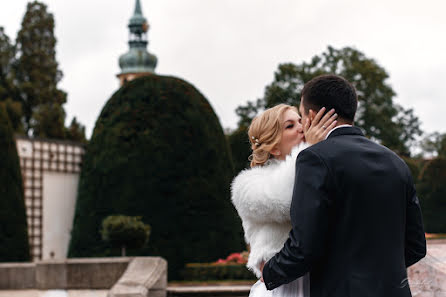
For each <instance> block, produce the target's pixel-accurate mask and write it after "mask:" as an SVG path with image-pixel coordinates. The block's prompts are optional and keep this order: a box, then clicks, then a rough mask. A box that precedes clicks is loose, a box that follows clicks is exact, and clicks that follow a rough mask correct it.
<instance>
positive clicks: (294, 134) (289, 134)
mask: <svg viewBox="0 0 446 297" xmlns="http://www.w3.org/2000/svg"><path fill="white" fill-rule="evenodd" d="M283 121H284V122H283V131H282V139H281V141H280V143H279V144H278V146H277V147H276V149H275V152H272V153H273V155H275V157H276V158H277V159H280V160H284V159H285V157H286V156H287V155H288V154H290V153H291V149H292V148H293V147H295V146H296V145H298V144H299V143H301V142H302V141H303V140H304V133H303V129H302V123H301V119H300V116H299V115H298V114H297V112H295V111H294V110H291V109H289V110H287V111H286V112H285V114H284V117H283Z"/></svg>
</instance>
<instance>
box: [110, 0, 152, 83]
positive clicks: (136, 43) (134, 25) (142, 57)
mask: <svg viewBox="0 0 446 297" xmlns="http://www.w3.org/2000/svg"><path fill="white" fill-rule="evenodd" d="M128 28H129V31H130V38H129V47H130V49H129V51H128V52H127V53H125V54H123V55H121V56H120V57H119V66H120V67H121V73H120V74H119V75H123V74H127V73H152V72H154V71H155V67H156V64H157V58H156V56H155V55H152V54H150V53H149V52H148V51H147V44H148V41H147V31H148V28H149V27H148V25H147V20H146V18H145V17H144V15H143V14H142V9H141V3H140V0H136V1H135V10H134V13H133V15H132V17H131V18H130V21H129V24H128ZM119 75H118V76H119Z"/></svg>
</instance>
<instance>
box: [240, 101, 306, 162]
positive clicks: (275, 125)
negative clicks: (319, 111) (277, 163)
mask: <svg viewBox="0 0 446 297" xmlns="http://www.w3.org/2000/svg"><path fill="white" fill-rule="evenodd" d="M290 109H291V110H293V111H295V112H296V113H297V108H296V107H294V106H291V105H287V104H279V105H276V106H274V107H272V108H269V109H267V110H265V111H264V112H263V113H262V114H260V115H258V116H256V117H255V118H254V119H253V120H252V122H251V125H250V126H249V130H248V136H249V141H250V143H251V149H252V155H251V156H250V161H251V167H254V166H262V165H264V164H265V163H266V161H268V160H269V159H270V158H271V157H272V155H271V151H272V150H273V149H274V147H275V146H276V145H278V144H279V143H280V141H281V139H282V131H283V117H284V114H285V112H286V111H287V110H290Z"/></svg>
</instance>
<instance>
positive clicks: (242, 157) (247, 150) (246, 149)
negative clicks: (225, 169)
mask: <svg viewBox="0 0 446 297" xmlns="http://www.w3.org/2000/svg"><path fill="white" fill-rule="evenodd" d="M227 137H228V142H229V146H230V147H231V153H232V160H233V162H234V169H235V172H240V171H242V170H243V169H246V168H248V167H249V160H248V158H249V155H250V154H251V152H252V151H251V144H250V142H249V139H248V128H247V127H244V126H241V127H239V128H237V129H236V130H234V131H232V132H231V133H230V134H229V135H228V136H227Z"/></svg>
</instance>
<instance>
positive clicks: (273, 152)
mask: <svg viewBox="0 0 446 297" xmlns="http://www.w3.org/2000/svg"><path fill="white" fill-rule="evenodd" d="M270 153H271V155H273V156H274V157H278V156H280V154H281V153H280V150H279V149H278V148H277V147H275V148H273V149H272V150H271V152H270Z"/></svg>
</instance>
